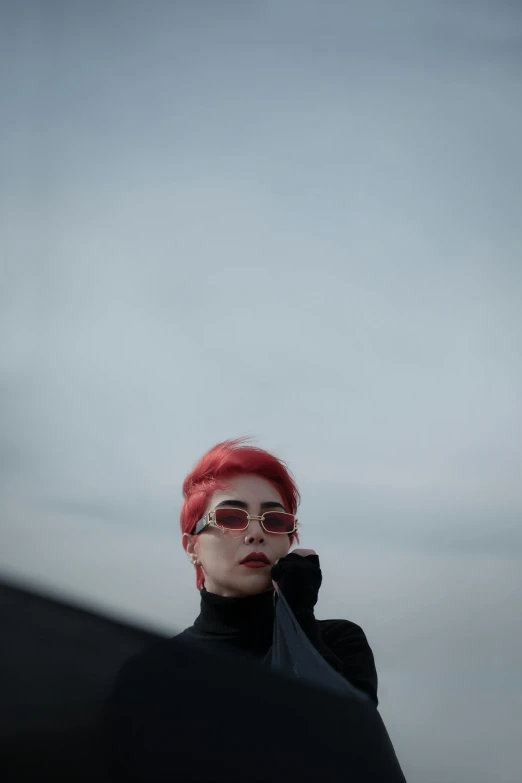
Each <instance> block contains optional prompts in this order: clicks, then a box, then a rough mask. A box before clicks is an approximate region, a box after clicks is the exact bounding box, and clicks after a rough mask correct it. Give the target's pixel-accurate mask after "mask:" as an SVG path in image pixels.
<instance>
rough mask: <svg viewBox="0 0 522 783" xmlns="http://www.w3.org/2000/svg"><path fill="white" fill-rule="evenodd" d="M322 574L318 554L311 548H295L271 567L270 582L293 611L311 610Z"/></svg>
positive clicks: (316, 596) (315, 600)
mask: <svg viewBox="0 0 522 783" xmlns="http://www.w3.org/2000/svg"><path fill="white" fill-rule="evenodd" d="M321 582H322V574H321V567H320V565H319V556H318V555H317V553H316V552H315V550H313V549H296V550H295V551H294V552H291V553H290V554H289V555H286V557H282V558H281V559H280V560H279V561H278V562H277V563H276V564H275V565H274V566H273V567H272V584H273V585H274V589H275V591H276V592H278V589H279V587H280V588H281V590H282V593H283V595H284V597H285V598H286V600H287V601H288V603H289V605H290V608H291V609H292V610H293V611H294V613H299V612H307V611H309V612H313V608H314V606H315V605H316V603H317V598H318V594H319V588H320V587H321Z"/></svg>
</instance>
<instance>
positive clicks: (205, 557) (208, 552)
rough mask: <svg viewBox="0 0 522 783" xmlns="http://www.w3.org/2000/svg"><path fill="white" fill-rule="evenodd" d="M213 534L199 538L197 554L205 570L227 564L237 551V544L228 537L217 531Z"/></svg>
mask: <svg viewBox="0 0 522 783" xmlns="http://www.w3.org/2000/svg"><path fill="white" fill-rule="evenodd" d="M213 534H214V531H212V532H211V533H210V534H208V535H203V536H201V538H200V542H199V552H198V554H199V556H200V558H201V560H202V561H203V564H204V566H205V567H206V568H207V569H209V568H215V567H216V566H217V567H219V565H220V564H221V565H226V564H228V563H229V561H230V559H231V558H232V557H233V555H234V552H235V551H236V549H237V543H235V542H234V541H233V540H232V539H231V538H229V537H228V536H226V535H223V534H222V533H220V532H219V531H216V534H215V535H213Z"/></svg>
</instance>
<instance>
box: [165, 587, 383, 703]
mask: <svg viewBox="0 0 522 783" xmlns="http://www.w3.org/2000/svg"><path fill="white" fill-rule="evenodd" d="M295 615H296V618H297V620H298V622H299V624H300V625H301V628H302V629H303V631H304V632H305V633H306V635H307V636H308V638H309V639H310V641H311V642H312V644H313V645H314V647H315V648H316V649H317V650H318V651H319V652H320V653H321V655H322V656H323V658H324V659H325V660H326V661H327V662H328V663H329V664H330V665H331V666H332V667H333V668H334V669H336V670H337V671H338V672H340V673H341V674H342V675H343V676H344V677H346V679H347V680H349V681H350V682H351V683H352V685H354V686H355V687H356V688H359V689H360V690H363V691H364V692H365V693H367V694H368V695H369V696H370V697H371V698H372V699H373V700H374V702H375V703H376V704H378V700H377V672H376V669H375V662H374V658H373V654H372V651H371V649H370V646H369V645H368V642H367V640H366V636H365V634H364V632H363V630H362V629H361V628H360V627H359V626H358V625H355V623H351V622H349V621H348V620H319V621H318V620H316V619H315V616H314V612H313V609H307V610H297V611H296V612H295ZM273 624H274V591H273V590H268V591H266V592H264V593H260V594H258V595H251V596H246V597H241V598H225V597H223V596H221V595H216V594H215V593H209V592H208V591H207V590H206V589H205V588H203V590H202V591H201V609H200V614H199V615H198V617H197V618H196V620H195V622H194V625H192V626H190V627H189V628H187V629H186V630H185V631H183V633H181V634H179V636H177V637H174V638H176V639H186V640H190V641H193V642H197V643H201V644H202V645H204V646H205V647H206V648H207V649H215V650H216V651H217V650H219V649H223V648H228V649H234V650H237V651H238V652H240V653H244V654H246V655H248V656H252V657H254V658H256V659H257V660H260V661H262V660H263V659H264V658H265V656H266V655H267V653H268V651H269V650H270V646H271V644H272V633H273Z"/></svg>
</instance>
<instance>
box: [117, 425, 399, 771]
mask: <svg viewBox="0 0 522 783" xmlns="http://www.w3.org/2000/svg"><path fill="white" fill-rule="evenodd" d="M183 495H184V504H183V507H182V510H181V532H182V544H183V547H184V550H185V552H186V554H187V556H188V558H189V560H190V562H191V563H192V566H193V567H194V569H195V573H196V584H197V587H198V589H199V590H200V591H201V609H200V614H199V616H198V617H197V619H196V620H195V622H194V624H193V625H192V626H190V628H187V629H186V630H185V631H183V633H181V634H179V635H178V636H176V637H174V639H170V640H165V641H162V642H160V643H159V644H158V645H155V646H154V647H153V648H151V649H149V650H146V651H145V652H144V653H142V654H141V655H139V656H138V657H136V658H134V659H132V660H131V661H128V662H127V663H126V664H125V665H124V667H123V669H122V670H121V672H120V674H119V676H118V678H117V680H116V684H115V687H114V689H113V692H112V695H111V698H110V699H109V701H108V704H107V710H106V739H107V743H108V744H107V753H108V757H109V763H110V765H111V769H112V774H113V777H114V778H115V779H118V780H125V781H126V780H148V781H150V780H166V779H172V780H178V779H179V780H182V779H183V780H189V779H190V780H213V781H221V780H223V781H225V780H226V781H227V783H229V782H230V781H233V780H249V779H251V780H267V779H270V780H272V781H278V780H285V781H286V780H287V777H286V775H287V773H286V769H287V767H286V766H285V765H286V764H287V761H288V759H287V755H286V754H288V753H290V754H291V749H292V743H293V739H295V736H296V735H295V732H296V731H298V730H299V726H301V733H306V732H309V731H310V730H311V731H312V732H313V734H314V736H315V738H316V747H312V748H311V749H309V750H308V756H305V757H303V758H302V759H300V760H298V762H297V766H296V762H295V761H293V760H292V763H293V764H294V770H297V772H298V773H299V776H300V779H307V780H308V779H309V778H308V777H307V775H309V774H312V771H313V770H314V769H315V770H318V773H317V775H316V776H315V778H314V779H318V777H321V778H324V779H329V780H337V779H338V778H337V777H336V775H337V774H341V773H342V775H344V771H343V769H342V764H341V768H340V770H339V764H340V761H339V760H340V759H341V756H342V754H343V752H344V753H345V754H346V753H348V755H347V758H348V763H349V766H350V770H351V772H352V773H353V774H354V777H353V778H351V779H353V780H354V781H358V780H359V779H364V780H365V781H368V780H373V779H374V778H372V777H371V776H370V777H367V776H366V772H365V770H367V768H368V764H369V763H370V761H371V760H372V759H373V760H374V762H375V759H377V757H378V756H379V754H378V753H376V750H375V747H376V746H375V742H374V739H373V733H372V732H369V731H368V730H367V726H368V725H370V724H371V725H372V726H374V727H375V725H376V721H377V722H378V720H380V718H378V717H377V716H378V713H377V711H376V710H374V709H373V708H372V709H371V710H370V714H369V716H368V713H365V715H366V718H365V719H364V720H362V722H361V713H359V712H357V713H356V714H355V713H354V716H355V717H354V716H352V718H351V720H352V722H351V723H350V717H349V716H348V717H346V715H345V717H344V718H342V717H341V718H339V720H337V714H336V710H337V709H341V707H340V706H335V707H333V708H332V704H333V703H332V702H328V703H327V697H326V696H320V695H319V691H315V690H311V691H310V690H305V689H303V690H301V687H300V686H299V687H298V688H297V690H296V689H295V686H294V684H293V683H291V681H290V680H285V683H286V684H285V685H283V684H281V682H275V681H274V679H273V678H272V675H271V674H270V672H266V673H265V672H264V671H262V667H259V668H254V667H252V665H251V661H250V662H249V660H248V659H253V660H257V661H259V662H263V661H264V660H265V658H266V656H267V655H268V654H269V651H270V648H271V644H272V632H273V624H274V605H275V600H274V599H275V595H274V590H281V593H282V594H283V595H284V596H285V598H286V599H287V602H288V603H289V605H290V608H291V609H292V611H293V613H294V615H295V616H296V618H297V620H298V622H299V623H300V625H301V627H302V629H303V630H304V632H305V633H306V635H307V636H308V638H309V639H310V641H311V642H312V644H313V645H314V646H315V647H316V649H317V650H318V651H319V652H320V653H321V655H322V656H323V658H324V659H325V660H326V661H327V662H328V663H329V664H330V665H331V666H332V667H333V668H334V669H336V670H337V671H338V672H340V673H341V675H342V676H344V677H345V678H346V679H347V680H348V681H349V682H350V683H351V684H352V685H354V686H355V687H356V688H358V689H360V690H362V691H364V692H365V693H366V694H368V696H369V697H370V699H371V700H372V701H373V702H374V704H375V705H377V703H378V702H377V674H376V671H375V664H374V659H373V655H372V651H371V649H370V647H369V646H368V642H367V641H366V637H365V635H364V633H363V631H362V630H361V628H360V627H359V626H357V625H355V624H354V623H351V622H349V621H347V620H321V621H318V620H316V618H315V615H314V607H315V605H316V603H317V597H318V592H319V588H320V585H321V578H322V577H321V569H320V566H319V558H318V556H317V554H316V553H315V552H314V551H313V550H311V549H296V550H294V551H293V552H292V553H291V554H289V552H290V548H291V546H292V545H293V544H294V542H297V541H298V538H297V531H298V522H297V519H296V517H295V514H296V510H297V505H298V502H299V493H298V490H297V487H296V485H295V482H294V480H293V478H292V476H291V475H290V473H289V471H288V470H287V468H286V466H285V464H284V463H283V462H282V461H280V460H279V459H277V458H276V457H275V456H273V455H272V454H269V453H268V452H266V451H264V450H262V449H259V448H255V447H252V446H247V445H245V444H244V441H243V440H242V439H239V440H233V441H225V442H224V443H220V444H218V445H217V446H215V447H214V448H212V449H211V450H210V451H209V452H208V453H207V454H205V455H204V457H203V458H202V459H201V460H200V461H199V463H198V464H197V465H196V467H195V468H194V469H193V470H192V472H191V473H190V474H189V475H188V476H187V478H186V479H185V482H184V484H183ZM178 641H181V642H182V644H178ZM209 652H210V653H212V652H214V653H215V655H207V653H209ZM223 653H226V654H225V655H223ZM236 654H239V655H240V657H241V658H243V660H240V659H238V658H235V657H234V655H236ZM244 659H247V660H244ZM335 704H336V705H337V700H336V702H335ZM236 705H237V706H236ZM282 705H290V706H288V707H286V706H285V707H283V706H282ZM325 705H326V706H325ZM328 705H330V706H328ZM369 706H371V703H369ZM343 709H344V708H343ZM282 710H283V712H281V711H282ZM346 710H348V707H346ZM343 714H344V713H343ZM274 718H275V720H274ZM368 721H370V724H369V723H368ZM364 727H366V728H364ZM358 731H359V732H361V731H362V734H361V736H360V737H358V738H357V741H356V742H355V745H354V747H355V748H356V749H357V750H356V754H357V753H358V754H359V755H358V757H357V759H355V757H352V756H350V754H349V752H348V751H347V750H346V747H345V746H346V736H347V735H350V736H352V737H353V736H355V735H356V734H357V732H358ZM379 731H380V728H379V727H377V729H375V732H376V736H380V735H379ZM193 742H194V743H195V744H194V746H192V743H193ZM202 742H204V745H202V744H201V743H202ZM378 742H379V740H378V739H377V743H378ZM328 747H330V749H331V754H330V757H327V758H325V759H323V758H322V756H321V753H322V752H323V751H324V750H325V749H327V748H328ZM365 748H366V750H364V749H365ZM363 750H364V752H363ZM386 752H387V753H388V754H389V753H390V751H386ZM392 755H393V754H392ZM374 762H372V763H374ZM379 763H380V762H379ZM395 763H396V762H395V761H394V760H393V759H392V765H393V764H395ZM330 764H332V765H333V766H334V768H335V770H337V771H336V772H335V773H331V774H330V772H327V769H328V765H330ZM263 765H265V766H264V767H263ZM274 765H275V766H277V767H278V769H279V766H280V767H281V768H280V769H279V771H278V772H277V774H276V772H274V769H275V766H274ZM314 765H315V766H314ZM174 768H176V769H177V770H178V772H177V774H178V777H175V776H173V772H172V770H173V769H174ZM245 768H248V774H246V773H245ZM359 768H360V769H362V772H361V775H362V777H361V778H359V777H357V774H356V770H357V769H359ZM387 768H388V767H387ZM180 769H181V770H182V771H181V772H180V771H179V770H180ZM263 770H265V772H266V770H269V773H268V772H267V773H266V774H265V772H264V771H263ZM296 774H297V773H296ZM274 775H276V776H275V777H274ZM313 775H315V772H314V773H313ZM313 775H312V776H313ZM339 779H344V777H342V776H341V778H339ZM375 779H377V778H375ZM378 779H379V780H380V779H384V778H382V776H381V777H379V778H378ZM386 779H389V780H395V779H396V778H394V777H388V778H386ZM399 779H400V780H402V778H399Z"/></svg>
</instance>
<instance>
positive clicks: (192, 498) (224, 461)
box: [180, 438, 301, 590]
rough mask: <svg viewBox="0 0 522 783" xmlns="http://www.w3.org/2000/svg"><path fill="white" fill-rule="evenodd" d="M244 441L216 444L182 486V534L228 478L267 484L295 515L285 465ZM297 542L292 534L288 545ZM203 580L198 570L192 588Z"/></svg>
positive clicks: (293, 490)
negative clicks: (251, 477)
mask: <svg viewBox="0 0 522 783" xmlns="http://www.w3.org/2000/svg"><path fill="white" fill-rule="evenodd" d="M245 440H247V438H236V439H235V440H226V441H223V443H218V444H217V445H216V446H214V447H213V448H211V449H210V451H207V453H206V454H205V455H204V456H203V457H202V458H201V459H200V460H199V462H198V463H197V465H196V466H195V467H194V468H193V469H192V470H191V472H190V473H189V474H188V476H187V477H186V479H185V481H184V482H183V498H184V503H183V506H182V508H181V514H180V525H181V532H182V533H192V531H193V530H194V528H195V526H196V523H197V522H198V521H199V520H200V519H201V517H202V516H203V514H204V513H205V511H206V509H207V505H208V502H209V500H210V498H211V497H212V495H213V494H214V492H216V491H217V490H220V489H225V487H226V485H227V484H226V480H227V479H230V478H231V477H232V476H237V475H240V474H245V473H253V474H255V475H257V476H261V477H262V478H264V479H266V480H267V481H269V482H270V483H271V484H273V486H274V487H275V488H276V489H277V491H278V492H279V494H280V495H281V498H282V500H283V503H284V506H285V508H286V510H287V511H288V512H289V513H291V514H295V513H296V511H297V507H298V505H299V501H300V499H301V498H300V495H299V490H298V489H297V485H296V483H295V480H294V478H293V476H292V474H291V473H290V471H289V469H288V467H287V466H286V463H285V462H283V460H281V459H279V458H278V457H276V456H274V455H273V454H270V453H269V452H268V451H265V450H264V449H260V448H257V447H256V446H244V445H243V443H244V442H245ZM294 541H299V539H298V537H297V533H292V534H291V536H290V543H291V544H292V543H293V542H294ZM204 582H205V576H204V574H203V570H202V568H201V566H198V567H197V568H196V585H197V588H198V590H201V588H202V587H203V584H204Z"/></svg>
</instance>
